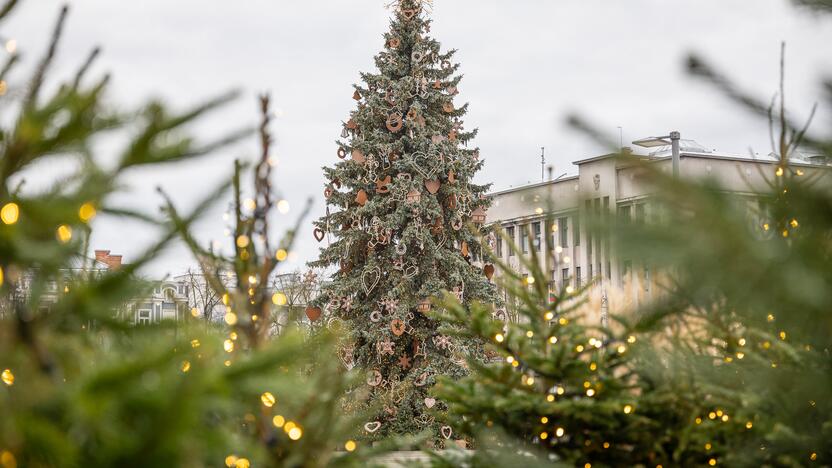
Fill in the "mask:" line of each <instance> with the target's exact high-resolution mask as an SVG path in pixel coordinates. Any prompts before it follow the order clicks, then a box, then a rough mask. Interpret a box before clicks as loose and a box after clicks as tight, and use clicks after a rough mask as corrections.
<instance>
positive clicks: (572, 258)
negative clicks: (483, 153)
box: [488, 140, 832, 315]
mask: <svg viewBox="0 0 832 468" xmlns="http://www.w3.org/2000/svg"><path fill="white" fill-rule="evenodd" d="M618 156H619V155H618V154H605V155H600V156H595V157H591V158H586V159H581V160H579V161H575V162H574V163H573V164H574V165H575V166H576V167H577V174H576V175H571V176H565V177H561V178H558V179H556V180H549V181H544V182H540V183H534V184H529V185H525V186H521V187H515V188H510V189H507V190H501V191H498V192H494V193H492V194H490V195H489V196H490V197H491V198H492V206H491V209H490V210H489V212H488V220H489V223H491V224H496V225H499V226H501V227H502V229H503V230H504V232H505V233H506V234H507V236H508V237H509V238H511V239H514V243H515V244H516V245H517V246H518V250H519V252H515V251H512V249H510V248H509V247H508V246H507V245H505V243H504V242H502V241H500V240H498V241H497V244H496V246H495V247H496V252H495V253H496V255H497V256H499V257H500V258H501V259H502V260H503V261H505V262H507V263H508V264H509V265H510V266H511V267H512V268H514V269H516V270H517V271H518V272H519V273H521V274H525V273H526V272H525V271H524V268H523V267H522V266H521V263H520V262H519V259H518V256H519V255H521V254H528V253H529V251H530V249H535V250H536V251H537V252H539V253H540V255H539V256H540V260H541V268H546V267H545V259H546V255H543V254H544V252H542V250H544V249H546V242H545V240H544V239H543V238H542V236H543V235H547V234H548V235H551V236H552V239H551V245H552V247H553V248H552V251H551V252H547V254H548V256H549V259H550V260H551V262H550V268H549V271H548V272H547V274H548V276H549V284H550V289H552V290H555V289H560V288H566V287H567V286H573V287H578V286H581V285H582V284H584V283H585V282H586V281H588V280H590V279H592V280H594V281H595V284H596V285H597V287H595V288H594V289H593V291H592V293H591V294H590V304H591V305H592V304H594V310H596V311H597V312H598V314H599V315H601V314H602V311H601V308H602V307H601V304H602V303H606V302H607V299H609V306H610V308H611V310H612V308H614V310H615V311H618V312H621V311H622V310H626V309H628V308H631V307H634V306H638V305H639V304H640V303H642V302H643V301H645V300H647V299H650V298H651V297H652V296H653V295H654V294H655V293H656V290H655V278H654V272H651V271H650V267H649V265H642V264H638V263H637V262H635V260H634V259H628V258H618V257H617V256H615V255H612V253H611V252H610V247H609V245H607V244H606V243H605V242H603V241H602V240H601V239H594V238H592V235H591V233H588V232H587V229H586V224H585V223H584V221H585V220H587V219H592V218H598V217H608V216H614V215H617V216H618V217H619V219H620V220H622V221H624V222H643V221H644V220H645V219H648V218H650V217H651V216H652V215H654V214H655V209H656V208H655V207H654V206H651V203H650V196H651V193H652V188H651V187H650V185H649V183H648V182H647V180H646V178H645V169H644V168H643V165H642V164H635V163H634V161H632V160H631V161H625V160H622V159H621V158H619V157H618ZM635 158H637V159H638V160H640V161H643V162H647V163H648V164H656V165H658V166H659V168H660V169H661V170H662V171H664V172H668V173H669V172H670V171H671V157H670V151H669V148H662V149H659V150H658V151H656V152H653V153H651V154H650V155H645V156H635ZM776 162H777V160H776V159H775V158H774V157H772V156H767V157H763V158H758V159H753V158H750V157H748V156H745V157H744V156H740V155H730V154H720V153H716V152H712V151H710V150H708V149H706V148H704V147H702V146H700V145H698V144H696V143H695V142H692V141H690V140H682V141H681V152H680V176H681V177H683V178H705V177H709V178H711V179H715V180H716V181H717V182H718V183H719V184H720V185H721V186H722V187H723V188H724V189H726V190H728V191H730V192H731V193H735V194H737V195H738V196H739V197H742V198H744V199H745V201H746V202H747V203H757V200H756V199H755V197H754V193H755V191H757V190H765V188H766V185H765V180H764V178H763V174H766V175H767V176H768V177H772V175H773V173H774V170H775V165H776ZM794 165H795V166H799V167H801V168H802V169H803V170H804V171H806V172H807V173H811V172H815V171H819V170H828V169H829V167H828V166H824V165H821V164H815V163H813V162H810V161H808V160H806V161H799V160H797V161H794ZM759 169H763V170H762V171H760V170H759ZM830 172H832V171H830ZM831 179H832V177H830V175H829V174H828V173H827V174H826V175H825V176H823V179H822V182H821V183H825V184H830V185H832V180H831ZM749 216H751V210H749ZM547 218H550V219H552V220H553V222H552V223H551V224H552V225H546V224H547V222H546V219H547ZM749 222H750V223H752V224H753V223H754V222H755V220H754V219H751V218H749ZM527 229H528V230H530V231H531V232H532V236H533V239H532V241H531V243H529V242H528V241H527V236H526V235H524V234H523V233H525V232H527V231H526V230H527ZM602 298H603V299H602Z"/></svg>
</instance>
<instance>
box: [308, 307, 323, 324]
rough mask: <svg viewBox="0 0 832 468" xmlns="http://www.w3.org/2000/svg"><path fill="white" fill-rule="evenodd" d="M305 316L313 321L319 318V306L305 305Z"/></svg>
mask: <svg viewBox="0 0 832 468" xmlns="http://www.w3.org/2000/svg"><path fill="white" fill-rule="evenodd" d="M306 316H307V317H309V321H311V322H315V321H317V320H318V319H319V318H321V309H320V307H311V306H310V307H307V308H306Z"/></svg>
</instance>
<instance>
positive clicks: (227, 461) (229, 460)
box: [225, 455, 237, 468]
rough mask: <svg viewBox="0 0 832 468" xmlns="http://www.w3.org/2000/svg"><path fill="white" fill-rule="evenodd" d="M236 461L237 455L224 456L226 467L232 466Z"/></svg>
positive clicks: (230, 467)
mask: <svg viewBox="0 0 832 468" xmlns="http://www.w3.org/2000/svg"><path fill="white" fill-rule="evenodd" d="M236 463H237V457H236V456H235V455H229V456H227V457H225V466H227V467H228V468H232V467H233V466H234V465H235V464H236Z"/></svg>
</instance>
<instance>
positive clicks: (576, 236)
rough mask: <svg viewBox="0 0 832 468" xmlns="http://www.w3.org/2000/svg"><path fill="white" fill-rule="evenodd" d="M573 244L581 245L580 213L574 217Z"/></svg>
mask: <svg viewBox="0 0 832 468" xmlns="http://www.w3.org/2000/svg"><path fill="white" fill-rule="evenodd" d="M572 245H574V246H576V247H577V246H579V245H581V217H580V215H579V214H578V213H575V216H574V217H573V218H572Z"/></svg>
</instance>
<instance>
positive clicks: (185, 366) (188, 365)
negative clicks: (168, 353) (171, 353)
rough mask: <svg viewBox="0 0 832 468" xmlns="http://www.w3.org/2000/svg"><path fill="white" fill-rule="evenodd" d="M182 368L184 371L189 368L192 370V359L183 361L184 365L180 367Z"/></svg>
mask: <svg viewBox="0 0 832 468" xmlns="http://www.w3.org/2000/svg"><path fill="white" fill-rule="evenodd" d="M180 369H181V370H182V372H183V373H184V372H188V371H189V370H191V363H190V361H182V366H181V367H180Z"/></svg>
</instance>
